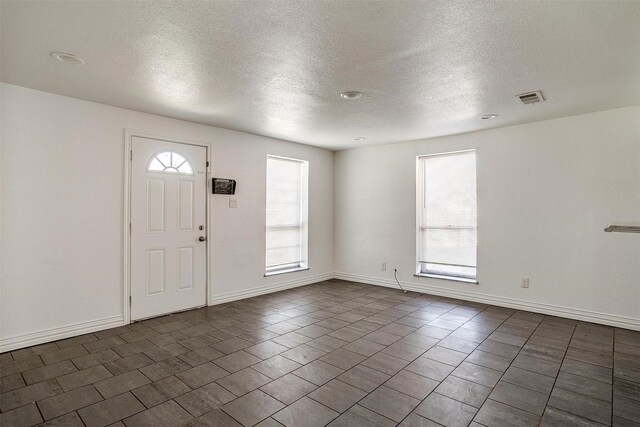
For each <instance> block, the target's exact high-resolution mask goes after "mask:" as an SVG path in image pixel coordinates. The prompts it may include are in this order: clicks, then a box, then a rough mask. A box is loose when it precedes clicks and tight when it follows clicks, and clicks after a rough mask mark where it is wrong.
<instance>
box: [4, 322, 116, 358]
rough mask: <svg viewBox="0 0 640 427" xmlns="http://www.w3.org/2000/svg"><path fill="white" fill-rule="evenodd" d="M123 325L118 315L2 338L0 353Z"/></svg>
mask: <svg viewBox="0 0 640 427" xmlns="http://www.w3.org/2000/svg"><path fill="white" fill-rule="evenodd" d="M123 325H124V321H123V316H122V315H121V314H119V315H117V316H111V317H105V318H104V319H97V320H90V321H88V322H80V323H74V324H72V325H67V326H61V327H57V328H51V329H45V330H42V331H38V332H29V333H26V334H21V335H14V336H12V337H3V338H2V339H0V353H4V352H5V351H11V350H16V349H19V348H24V347H31V346H32V345H37V344H43V343H47V342H52V341H58V340H61V339H64V338H69V337H75V336H78V335H83V334H88V333H91V332H97V331H102V330H103V329H110V328H115V327H118V326H123Z"/></svg>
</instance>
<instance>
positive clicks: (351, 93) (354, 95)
mask: <svg viewBox="0 0 640 427" xmlns="http://www.w3.org/2000/svg"><path fill="white" fill-rule="evenodd" d="M340 98H342V99H359V98H362V92H358V91H356V90H348V91H346V92H342V93H341V94H340Z"/></svg>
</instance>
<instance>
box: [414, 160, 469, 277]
mask: <svg viewBox="0 0 640 427" xmlns="http://www.w3.org/2000/svg"><path fill="white" fill-rule="evenodd" d="M463 153H474V156H475V161H476V215H477V212H478V169H477V150H476V149H475V148H471V149H465V150H457V151H448V152H442V153H432V154H423V155H419V156H417V157H416V252H415V254H416V259H415V265H416V273H415V274H414V276H416V277H428V278H434V279H443V280H453V281H456V282H464V283H471V284H478V283H479V282H478V280H477V277H478V222H477V220H476V226H475V227H469V226H453V227H426V226H425V227H423V226H422V211H423V209H422V206H423V205H424V204H425V200H424V194H425V188H424V182H425V173H426V168H425V167H424V166H423V165H424V163H423V160H424V159H425V158H429V157H442V156H451V155H457V154H463ZM423 229H448V230H458V229H460V230H461V229H467V230H468V229H475V232H476V263H475V264H476V265H475V267H474V268H475V275H474V276H471V275H463V274H455V273H449V272H442V271H436V270H428V269H426V268H425V265H424V264H427V263H428V262H422V260H421V259H420V258H421V256H420V255H421V253H422V239H421V233H422V230H423ZM429 264H436V263H429ZM443 265H449V264H443ZM456 266H462V265H456ZM469 267H470V266H469Z"/></svg>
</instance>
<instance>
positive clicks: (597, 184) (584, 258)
mask: <svg viewBox="0 0 640 427" xmlns="http://www.w3.org/2000/svg"><path fill="white" fill-rule="evenodd" d="M521 108H522V107H521ZM532 108H537V106H534V107H532ZM470 148H475V149H476V150H477V179H478V184H477V185H478V281H479V282H480V283H479V285H472V284H466V283H460V282H452V281H445V280H437V279H427V278H418V277H414V276H413V274H414V273H415V269H416V237H415V235H416V221H415V200H416V193H415V191H416V190H415V188H416V172H415V171H416V156H418V155H422V154H432V153H440V152H449V151H455V150H463V149H470ZM334 170H335V177H334V179H335V191H336V193H335V209H336V213H335V233H336V242H335V254H334V257H335V258H334V267H335V269H336V274H337V276H338V277H341V278H345V279H352V280H359V281H362V282H368V283H377V284H382V285H386V286H395V282H394V281H393V269H394V268H398V271H399V278H400V280H401V281H403V282H405V285H406V286H407V287H409V288H410V289H414V290H418V291H420V290H422V291H425V292H431V293H437V294H441V295H449V296H457V297H462V298H468V299H474V300H477V301H483V302H487V303H495V304H498V305H507V306H512V307H520V308H527V309H532V310H536V311H542V312H547V313H552V314H560V315H567V316H571V317H574V318H581V319H585V320H593V321H598V322H603V323H609V324H615V325H617V326H621V325H626V326H627V327H632V328H635V329H640V235H637V234H619V233H605V232H604V231H603V229H604V228H605V227H606V226H607V225H609V224H627V225H640V106H636V107H629V108H622V109H616V110H609V111H603V112H599V113H593V114H585V115H580V116H573V117H567V118H561V119H556V120H549V121H544V122H538V123H532V124H526V125H519V126H513V127H507V128H499V129H494V130H488V131H483V132H475V133H469V134H464V135H457V136H450V137H444V138H435V139H429V140H422V141H414V142H408V143H401V144H393V145H385V146H378V147H371V148H362V149H355V150H348V151H341V152H337V153H336V156H335V164H334ZM385 261H386V262H387V270H386V271H381V270H380V263H381V262H385ZM522 277H530V280H531V284H530V288H528V289H523V288H521V287H520V279H521V278H522Z"/></svg>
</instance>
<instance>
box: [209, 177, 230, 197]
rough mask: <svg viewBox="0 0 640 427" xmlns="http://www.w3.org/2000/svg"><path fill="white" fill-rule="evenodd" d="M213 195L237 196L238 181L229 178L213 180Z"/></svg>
mask: <svg viewBox="0 0 640 427" xmlns="http://www.w3.org/2000/svg"><path fill="white" fill-rule="evenodd" d="M211 193H212V194H236V180H235V179H227V178H211Z"/></svg>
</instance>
